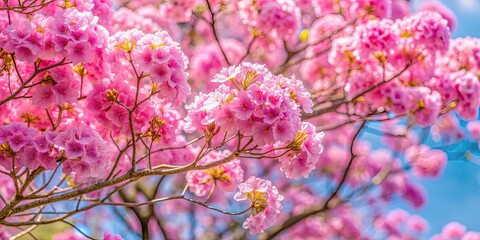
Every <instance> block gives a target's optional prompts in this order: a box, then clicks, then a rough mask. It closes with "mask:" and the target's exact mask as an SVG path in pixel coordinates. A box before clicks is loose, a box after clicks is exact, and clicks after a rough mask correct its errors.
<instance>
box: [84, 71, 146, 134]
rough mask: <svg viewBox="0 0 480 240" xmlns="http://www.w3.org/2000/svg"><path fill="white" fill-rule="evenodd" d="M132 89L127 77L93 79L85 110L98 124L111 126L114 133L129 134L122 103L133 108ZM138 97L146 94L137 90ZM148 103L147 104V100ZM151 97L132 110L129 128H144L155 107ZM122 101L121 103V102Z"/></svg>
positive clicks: (144, 96)
mask: <svg viewBox="0 0 480 240" xmlns="http://www.w3.org/2000/svg"><path fill="white" fill-rule="evenodd" d="M135 96H136V90H135V87H134V86H132V85H131V84H130V83H128V82H127V81H122V80H115V81H110V80H108V79H104V80H103V81H101V82H99V83H97V84H96V85H95V87H94V88H93V90H92V91H91V92H90V93H89V94H88V96H87V99H86V102H87V106H88V108H87V111H88V112H89V113H90V114H91V115H92V116H94V117H95V120H96V121H97V122H99V123H101V124H102V127H103V128H105V129H108V130H111V131H112V132H113V133H114V134H116V135H118V134H124V135H129V134H130V128H129V121H130V119H129V112H128V110H127V109H126V108H125V107H124V106H126V107H130V108H133V106H134V105H135ZM138 96H139V97H140V99H145V98H146V97H147V94H146V93H145V92H141V93H140V94H139V95H138ZM149 103H150V104H149ZM151 104H153V103H152V101H148V102H147V103H144V104H140V105H139V106H138V107H137V108H136V109H135V111H134V112H133V114H132V118H133V130H134V131H136V132H145V131H146V130H147V128H148V126H149V121H150V120H152V118H153V116H154V114H155V110H154V107H153V106H152V105H151ZM122 105H123V106H122Z"/></svg>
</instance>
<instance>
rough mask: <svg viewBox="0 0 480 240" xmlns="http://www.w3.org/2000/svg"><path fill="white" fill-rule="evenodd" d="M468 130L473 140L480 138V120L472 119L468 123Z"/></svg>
mask: <svg viewBox="0 0 480 240" xmlns="http://www.w3.org/2000/svg"><path fill="white" fill-rule="evenodd" d="M467 129H468V132H469V133H470V137H471V138H472V139H473V140H477V141H478V140H480V121H479V120H477V121H472V122H469V123H468V124H467Z"/></svg>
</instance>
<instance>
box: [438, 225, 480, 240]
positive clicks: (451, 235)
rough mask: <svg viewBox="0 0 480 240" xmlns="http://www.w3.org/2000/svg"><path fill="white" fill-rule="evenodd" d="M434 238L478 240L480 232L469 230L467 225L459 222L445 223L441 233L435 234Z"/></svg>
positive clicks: (441, 239) (442, 239)
mask: <svg viewBox="0 0 480 240" xmlns="http://www.w3.org/2000/svg"><path fill="white" fill-rule="evenodd" d="M431 239H432V240H478V239H480V233H479V232H474V231H467V227H465V226H464V225H463V224H461V223H458V222H451V223H448V224H447V225H445V226H444V227H443V229H442V232H441V233H440V234H436V235H434V236H433V237H432V238H431Z"/></svg>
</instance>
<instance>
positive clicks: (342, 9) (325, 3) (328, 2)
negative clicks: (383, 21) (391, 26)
mask: <svg viewBox="0 0 480 240" xmlns="http://www.w3.org/2000/svg"><path fill="white" fill-rule="evenodd" d="M402 2H403V1H400V0H393V1H384V0H360V1H357V0H312V1H311V7H313V9H314V10H315V13H316V14H317V15H320V16H322V15H329V14H341V15H343V16H344V17H345V18H347V19H352V18H355V17H360V18H361V17H369V16H375V17H377V18H387V17H392V15H395V14H398V15H400V16H403V15H404V12H405V10H404V9H402V8H399V7H398V6H397V5H396V4H401V3H402ZM406 12H408V10H407V11H406Z"/></svg>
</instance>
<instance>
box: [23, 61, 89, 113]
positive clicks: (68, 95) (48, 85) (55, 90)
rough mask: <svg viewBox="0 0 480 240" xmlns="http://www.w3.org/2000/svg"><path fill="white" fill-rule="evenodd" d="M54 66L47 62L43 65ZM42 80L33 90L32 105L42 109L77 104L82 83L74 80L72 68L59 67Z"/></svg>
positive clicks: (45, 75) (47, 73)
mask: <svg viewBox="0 0 480 240" xmlns="http://www.w3.org/2000/svg"><path fill="white" fill-rule="evenodd" d="M51 64H54V62H53V61H45V62H43V63H42V65H45V66H48V65H51ZM41 76H42V78H40V79H38V80H37V81H38V82H39V83H40V85H39V86H36V87H35V88H33V90H32V103H33V104H34V105H37V106H39V107H42V108H49V107H51V106H52V105H60V106H62V105H63V104H64V103H74V102H77V98H78V95H79V88H80V83H79V81H78V80H77V79H75V78H74V75H73V72H72V70H71V67H70V66H68V65H66V66H59V67H55V68H52V69H51V70H49V71H48V72H46V73H45V74H43V75H41Z"/></svg>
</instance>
